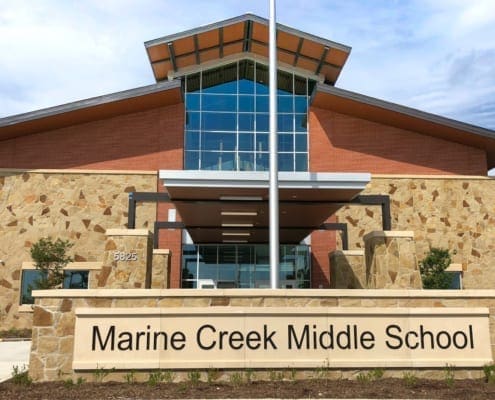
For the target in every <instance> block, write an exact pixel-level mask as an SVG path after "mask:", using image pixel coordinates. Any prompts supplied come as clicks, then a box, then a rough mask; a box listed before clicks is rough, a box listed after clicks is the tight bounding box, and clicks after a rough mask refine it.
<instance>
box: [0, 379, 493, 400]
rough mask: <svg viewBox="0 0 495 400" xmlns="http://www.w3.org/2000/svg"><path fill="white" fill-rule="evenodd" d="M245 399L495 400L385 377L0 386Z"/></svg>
mask: <svg viewBox="0 0 495 400" xmlns="http://www.w3.org/2000/svg"><path fill="white" fill-rule="evenodd" d="M199 398H202V399H213V398H215V399H242V398H244V399H246V398H285V399H296V398H300V399H302V398H304V399H309V398H313V399H322V398H368V399H377V398H380V399H381V398H383V399H391V398H394V399H399V398H402V399H449V400H453V399H469V400H476V399H480V400H481V399H483V400H485V399H495V384H488V383H486V382H484V381H483V380H456V381H455V382H453V383H451V384H449V383H448V382H447V381H441V380H439V381H433V380H424V379H417V380H416V381H415V382H414V383H411V382H407V381H406V380H404V379H392V378H384V379H378V380H374V381H370V382H358V381H355V380H352V381H351V380H324V379H323V380H314V379H312V380H301V381H277V382H273V381H268V382H252V383H244V384H240V385H232V384H229V383H220V382H218V383H217V382H212V383H205V382H199V383H196V384H192V383H191V382H182V383H160V384H157V385H154V386H152V385H149V384H146V383H115V382H109V383H86V382H85V383H81V384H69V383H64V382H48V383H32V384H30V385H26V384H15V383H13V382H11V381H9V382H4V383H0V400H14V399H29V400H42V399H43V400H59V399H64V400H65V399H74V400H83V399H84V400H88V399H95V400H96V399H119V400H130V399H199Z"/></svg>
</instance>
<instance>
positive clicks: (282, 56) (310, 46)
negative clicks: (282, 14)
mask: <svg viewBox="0 0 495 400" xmlns="http://www.w3.org/2000/svg"><path fill="white" fill-rule="evenodd" d="M145 47H146V51H147V53H148V58H149V60H150V63H151V67H152V69H153V74H154V75H155V79H156V80H157V81H161V80H164V79H168V78H170V77H171V76H169V74H171V73H177V72H180V71H182V70H184V69H190V68H191V67H194V66H199V65H201V64H205V63H211V62H214V61H216V60H221V59H223V58H226V57H231V56H234V55H239V54H243V53H244V54H247V53H249V54H252V55H254V56H262V57H265V58H268V20H267V19H265V18H261V17H258V16H256V15H253V14H244V15H241V16H239V17H236V18H231V19H228V20H225V21H221V22H217V23H214V24H210V25H206V26H202V27H199V28H196V29H191V30H188V31H185V32H181V33H177V34H174V35H169V36H164V37H162V38H158V39H154V40H150V41H148V42H145ZM350 51H351V48H350V47H348V46H345V45H342V44H339V43H336V42H332V41H330V40H327V39H323V38H320V37H317V36H314V35H310V34H308V33H305V32H301V31H299V30H296V29H293V28H290V27H287V26H284V25H281V24H277V58H278V61H279V62H280V63H282V64H284V65H286V66H290V67H295V68H298V69H301V70H305V71H307V72H308V74H311V75H315V76H319V75H322V76H323V80H324V81H325V82H326V83H328V84H331V85H333V84H335V82H336V81H337V78H338V77H339V74H340V72H341V71H342V68H343V66H344V64H345V62H346V60H347V57H348V56H349V53H350Z"/></svg>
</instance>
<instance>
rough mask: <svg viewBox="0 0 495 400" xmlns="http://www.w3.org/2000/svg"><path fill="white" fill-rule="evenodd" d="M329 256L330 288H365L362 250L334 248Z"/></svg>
mask: <svg viewBox="0 0 495 400" xmlns="http://www.w3.org/2000/svg"><path fill="white" fill-rule="evenodd" d="M329 257H330V288H332V289H366V267H365V263H364V250H336V251H332V252H331V253H330V255H329Z"/></svg>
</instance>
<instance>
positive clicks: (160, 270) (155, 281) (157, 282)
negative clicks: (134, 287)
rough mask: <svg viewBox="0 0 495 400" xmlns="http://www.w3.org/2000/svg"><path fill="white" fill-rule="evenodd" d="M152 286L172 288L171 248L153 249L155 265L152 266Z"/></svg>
mask: <svg viewBox="0 0 495 400" xmlns="http://www.w3.org/2000/svg"><path fill="white" fill-rule="evenodd" d="M151 288H152V289H168V288H170V250H166V249H155V250H153V266H152V268H151Z"/></svg>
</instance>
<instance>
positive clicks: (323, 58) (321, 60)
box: [315, 46, 330, 75]
mask: <svg viewBox="0 0 495 400" xmlns="http://www.w3.org/2000/svg"><path fill="white" fill-rule="evenodd" d="M329 50H330V49H329V48H328V47H327V46H325V50H323V53H321V57H320V62H319V63H318V67H317V68H316V71H315V74H316V75H318V74H319V73H320V71H321V67H323V64H324V63H325V58H326V57H327V54H328V52H329Z"/></svg>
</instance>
